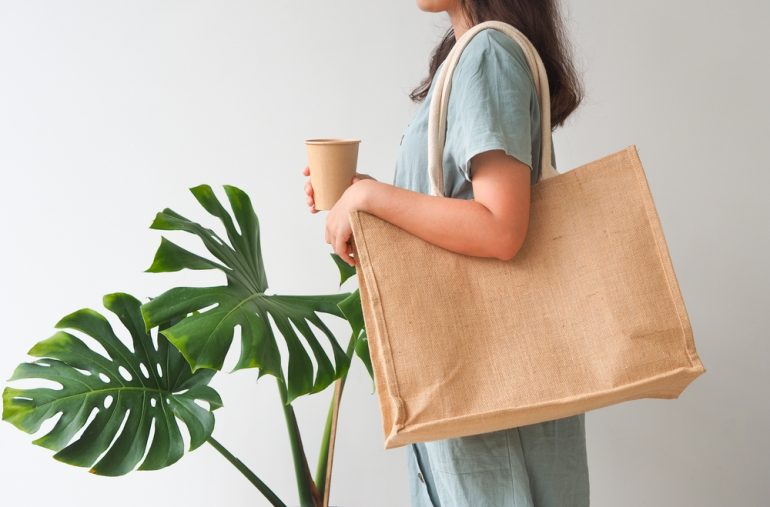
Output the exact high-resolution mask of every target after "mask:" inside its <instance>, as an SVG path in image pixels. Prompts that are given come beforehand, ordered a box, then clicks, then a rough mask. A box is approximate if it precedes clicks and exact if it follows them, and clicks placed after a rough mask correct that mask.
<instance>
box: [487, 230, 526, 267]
mask: <svg viewBox="0 0 770 507" xmlns="http://www.w3.org/2000/svg"><path fill="white" fill-rule="evenodd" d="M526 233H527V231H526V230H518V231H511V232H509V233H508V234H501V235H500V236H498V237H497V238H496V244H497V254H496V255H495V257H497V258H498V259H500V260H501V261H509V260H511V259H513V258H514V257H516V254H517V253H519V250H521V247H522V245H523V244H524V237H525V236H526Z"/></svg>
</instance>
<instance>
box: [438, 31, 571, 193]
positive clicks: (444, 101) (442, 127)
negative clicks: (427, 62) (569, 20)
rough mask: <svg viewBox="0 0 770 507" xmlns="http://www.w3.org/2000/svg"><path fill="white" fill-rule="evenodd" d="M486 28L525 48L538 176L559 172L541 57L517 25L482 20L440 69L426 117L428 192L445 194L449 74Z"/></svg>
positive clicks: (467, 33) (460, 42) (463, 38)
mask: <svg viewBox="0 0 770 507" xmlns="http://www.w3.org/2000/svg"><path fill="white" fill-rule="evenodd" d="M485 28H493V29H495V30H499V31H501V32H503V33H504V34H506V35H508V36H509V37H511V38H512V39H513V40H515V41H516V42H517V43H518V44H519V46H521V48H522V50H523V51H524V56H525V57H526V59H527V64H528V65H529V69H530V71H531V72H532V77H533V79H534V82H535V90H536V92H537V95H538V99H539V101H540V126H541V139H542V140H541V155H540V167H541V170H540V178H541V179H546V178H551V177H553V176H556V175H558V174H559V173H558V172H557V171H556V169H555V168H554V167H553V165H552V164H551V157H552V156H553V155H552V146H551V96H550V90H549V88H548V76H547V75H546V73H545V66H544V65H543V61H542V60H541V59H540V55H539V54H538V52H537V50H536V49H535V46H534V45H532V42H530V40H529V39H528V38H527V37H526V36H525V35H524V34H523V33H521V32H520V31H519V30H518V29H517V28H515V27H514V26H512V25H510V24H508V23H505V22H503V21H497V20H490V21H484V22H482V23H479V24H477V25H474V26H472V27H471V28H469V29H468V30H467V31H466V32H465V33H464V34H463V35H462V36H461V37H460V38H459V39H458V40H457V41H456V42H455V45H454V47H452V49H451V50H450V51H449V54H448V55H447V57H446V59H445V63H446V65H444V66H443V68H442V69H441V71H440V72H439V75H438V78H437V81H436V85H435V87H434V91H433V96H432V97H431V102H430V113H429V117H428V176H429V179H430V185H431V188H430V192H431V195H444V169H443V167H442V159H443V154H444V142H445V141H446V123H447V107H448V104H449V92H450V91H451V88H452V73H453V72H454V69H455V67H456V66H457V63H458V62H459V61H460V54H461V53H462V51H463V49H465V46H466V45H468V43H469V42H470V41H471V39H472V38H473V36H474V35H476V34H477V33H478V32H480V31H481V30H483V29H485Z"/></svg>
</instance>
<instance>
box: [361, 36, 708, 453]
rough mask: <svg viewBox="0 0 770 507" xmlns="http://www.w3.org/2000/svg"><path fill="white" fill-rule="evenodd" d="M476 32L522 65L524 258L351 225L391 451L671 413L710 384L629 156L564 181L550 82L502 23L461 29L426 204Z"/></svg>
mask: <svg viewBox="0 0 770 507" xmlns="http://www.w3.org/2000/svg"><path fill="white" fill-rule="evenodd" d="M484 28H493V29H496V30H500V31H501V32H503V33H505V34H507V35H508V36H510V37H512V38H513V39H514V40H516V41H517V42H518V43H519V44H520V45H521V46H522V48H523V49H524V52H525V54H526V56H527V60H528V63H529V66H530V69H531V71H532V75H533V78H534V79H535V83H536V87H537V89H538V94H539V100H540V104H541V111H542V126H543V130H542V139H543V142H542V145H543V146H542V148H543V151H542V155H541V159H540V160H541V161H542V163H543V166H542V178H541V180H540V181H538V182H537V183H535V184H534V185H533V186H532V200H531V216H530V223H529V228H528V232H527V237H526V240H525V243H524V245H523V247H522V248H521V249H520V250H519V252H518V253H517V254H516V256H515V257H514V258H513V259H511V260H508V261H502V260H499V259H495V258H485V257H475V256H467V255H463V254H458V253H455V252H451V251H449V250H446V249H443V248H441V247H438V246H435V245H433V244H431V243H428V242H426V241H423V240H422V239H420V238H418V237H416V236H414V235H412V234H409V233H408V232H406V231H404V230H403V229H401V228H399V227H397V226H395V225H393V224H391V223H389V222H387V221H384V220H382V219H380V218H378V217H377V216H375V215H371V214H369V213H366V212H363V211H360V210H354V211H351V214H350V220H351V223H352V229H353V243H352V247H353V255H354V256H355V257H356V258H357V259H358V262H357V263H356V274H357V278H358V282H359V291H360V295H361V304H362V307H363V312H364V323H365V328H366V333H367V335H368V340H369V352H370V355H371V360H372V368H373V373H374V377H375V390H376V391H377V394H378V398H379V402H380V408H381V415H382V423H383V429H384V434H385V449H390V448H394V447H400V446H402V445H406V444H409V443H413V442H419V441H428V440H437V439H444V438H450V437H458V436H464V435H473V434H478V433H485V432H489V431H496V430H500V429H504V428H511V427H515V426H521V425H526V424H533V423H537V422H542V421H547V420H551V419H558V418H561V417H567V416H570V415H575V414H578V413H581V412H585V411H588V410H592V409H596V408H600V407H604V406H607V405H611V404H615V403H620V402H623V401H627V400H632V399H639V398H668V399H672V398H677V397H678V396H679V395H680V393H681V392H682V391H683V390H684V389H685V387H687V385H688V384H690V382H692V381H693V380H694V379H695V378H696V377H698V376H699V375H701V374H702V373H704V372H705V369H704V367H703V365H702V363H701V361H700V359H699V357H698V354H697V352H696V350H695V343H694V340H693V335H692V328H691V325H690V322H689V319H688V316H687V311H686V309H685V306H684V302H683V300H682V295H681V293H680V290H679V286H678V283H677V279H676V276H675V275H674V270H673V267H672V263H671V258H670V257H669V253H668V248H667V245H666V241H665V239H664V237H663V231H662V229H661V225H660V222H659V219H658V215H657V212H656V209H655V206H654V203H653V200H652V196H651V194H650V190H649V188H648V184H647V179H646V176H645V174H644V171H643V169H642V164H641V162H640V160H639V156H638V153H637V150H636V147H635V146H634V145H631V146H629V147H627V148H625V149H623V150H621V151H619V152H617V153H613V154H611V155H607V156H605V157H603V158H600V159H599V160H596V161H594V162H591V163H589V164H585V165H582V166H580V167H577V168H575V169H573V170H571V171H567V172H564V173H557V172H556V171H555V170H554V168H553V167H552V166H551V163H550V161H551V145H550V132H551V125H550V123H551V122H550V117H551V116H550V102H549V100H550V99H549V93H548V81H547V76H546V74H545V68H544V67H543V63H542V61H541V60H540V57H539V56H538V54H537V51H536V50H535V48H534V47H533V46H532V44H531V43H530V42H529V41H528V40H527V38H526V37H525V36H524V35H523V34H522V33H521V32H519V31H518V30H517V29H516V28H514V27H513V26H511V25H509V24H507V23H503V22H500V21H487V22H483V23H480V24H478V25H476V26H474V27H472V28H471V29H469V30H468V31H467V32H466V33H465V34H463V36H461V37H460V38H459V40H458V41H457V42H456V45H455V47H454V48H453V49H452V51H451V52H450V54H449V56H448V57H447V62H446V65H445V66H444V68H443V69H442V71H441V74H440V75H439V77H438V82H437V83H436V85H435V86H436V87H435V88H434V95H433V97H432V100H431V104H430V117H429V164H428V170H429V172H430V176H431V182H432V190H431V191H432V193H433V195H443V188H444V185H443V183H444V182H443V169H442V167H441V160H442V157H441V154H442V152H443V145H444V136H445V128H446V118H447V116H446V110H447V104H448V100H449V92H450V85H451V75H452V71H453V69H454V67H455V66H456V64H457V62H458V60H459V57H460V53H461V52H462V50H463V48H464V47H465V45H466V44H467V43H468V42H469V41H470V39H471V38H472V37H473V36H474V35H475V34H476V33H478V32H479V31H480V30H482V29H484Z"/></svg>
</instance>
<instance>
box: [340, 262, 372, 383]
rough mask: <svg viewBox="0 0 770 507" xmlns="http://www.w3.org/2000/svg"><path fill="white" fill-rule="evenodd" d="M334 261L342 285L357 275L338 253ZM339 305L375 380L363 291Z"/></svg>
mask: <svg viewBox="0 0 770 507" xmlns="http://www.w3.org/2000/svg"><path fill="white" fill-rule="evenodd" d="M332 257H333V258H334V262H335V263H336V264H337V268H339V271H340V287H342V284H344V283H345V281H346V280H348V278H351V277H353V276H355V274H356V268H355V267H353V266H351V265H350V264H348V263H347V262H345V261H343V260H342V258H341V257H340V256H339V255H337V254H332ZM337 306H339V308H340V310H341V311H342V313H343V315H345V318H346V319H347V320H348V322H349V323H350V327H351V328H353V337H354V339H355V340H356V343H355V353H356V355H357V356H358V357H359V358H360V359H361V361H362V362H363V363H364V366H366V371H368V372H369V376H370V377H371V378H372V380H374V373H373V372H372V360H371V357H370V356H369V341H368V340H367V337H366V327H365V326H364V315H363V310H362V307H361V293H360V292H359V290H358V289H356V290H355V292H353V293H351V294H350V295H349V296H348V297H346V298H345V299H344V300H342V301H341V302H340V303H339V304H338V305H337ZM372 392H374V384H372Z"/></svg>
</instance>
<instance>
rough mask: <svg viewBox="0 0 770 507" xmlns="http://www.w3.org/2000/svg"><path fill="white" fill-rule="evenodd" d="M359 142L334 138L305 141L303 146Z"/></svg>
mask: <svg viewBox="0 0 770 507" xmlns="http://www.w3.org/2000/svg"><path fill="white" fill-rule="evenodd" d="M360 142H361V140H360V139H336V138H317V139H305V144H355V143H360Z"/></svg>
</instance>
